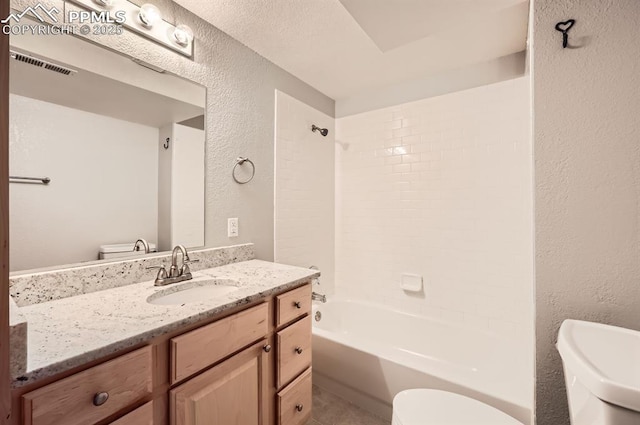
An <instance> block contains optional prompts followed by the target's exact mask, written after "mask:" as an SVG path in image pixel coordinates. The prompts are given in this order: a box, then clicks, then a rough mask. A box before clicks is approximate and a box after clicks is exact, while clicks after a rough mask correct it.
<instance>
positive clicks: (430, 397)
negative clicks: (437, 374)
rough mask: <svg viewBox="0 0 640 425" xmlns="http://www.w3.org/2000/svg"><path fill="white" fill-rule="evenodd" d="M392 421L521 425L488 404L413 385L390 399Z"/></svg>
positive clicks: (423, 424)
mask: <svg viewBox="0 0 640 425" xmlns="http://www.w3.org/2000/svg"><path fill="white" fill-rule="evenodd" d="M391 425H523V424H522V422H518V421H517V420H515V419H514V418H512V417H511V416H509V415H507V414H506V413H504V412H501V411H500V410H498V409H495V408H493V407H491V406H489V405H486V404H484V403H481V402H479V401H478V400H474V399H472V398H469V397H465V396H462V395H460V394H454V393H450V392H447V391H440V390H429V389H415V390H406V391H402V392H400V393H398V394H397V395H396V396H395V397H394V399H393V419H392V422H391Z"/></svg>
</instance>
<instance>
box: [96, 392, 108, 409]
mask: <svg viewBox="0 0 640 425" xmlns="http://www.w3.org/2000/svg"><path fill="white" fill-rule="evenodd" d="M107 400H109V393H105V392H101V393H97V394H96V395H94V396H93V405H94V406H102V405H103V404H105V403H106V402H107Z"/></svg>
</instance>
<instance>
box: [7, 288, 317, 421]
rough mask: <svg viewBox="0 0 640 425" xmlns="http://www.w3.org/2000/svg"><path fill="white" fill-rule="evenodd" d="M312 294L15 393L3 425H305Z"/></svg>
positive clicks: (238, 313)
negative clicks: (7, 424) (10, 413)
mask: <svg viewBox="0 0 640 425" xmlns="http://www.w3.org/2000/svg"><path fill="white" fill-rule="evenodd" d="M310 313H311V285H310V283H306V284H304V285H303V286H300V287H298V288H295V289H293V290H290V291H287V292H284V293H282V294H278V295H275V296H269V297H265V298H264V299H263V300H261V301H260V302H258V303H257V304H256V303H253V304H251V305H250V306H248V307H246V306H242V307H240V306H239V307H236V308H234V309H231V310H228V311H226V312H224V313H222V314H221V315H220V316H221V317H220V316H219V317H216V318H214V319H209V320H205V321H203V322H201V323H199V324H194V325H191V326H189V327H187V328H183V329H177V330H176V331H175V332H172V333H170V334H168V335H163V336H161V337H158V338H156V339H153V340H151V341H147V342H146V343H145V344H146V345H144V346H142V347H138V348H137V349H134V350H133V351H130V352H127V353H125V354H120V355H118V354H114V355H112V356H110V357H109V358H107V359H106V360H107V361H102V362H101V361H95V362H92V363H90V364H87V365H86V366H84V367H78V368H76V369H74V370H71V371H69V372H67V373H65V374H64V375H62V376H59V377H53V378H49V379H47V380H44V381H43V382H42V383H35V384H32V385H29V386H25V387H23V388H19V389H17V390H14V393H13V397H12V398H13V406H14V407H13V409H14V412H18V413H17V414H14V415H12V418H11V421H10V423H9V424H10V425H303V424H305V423H306V422H307V421H308V420H309V418H310V416H311V403H312V398H311V316H310Z"/></svg>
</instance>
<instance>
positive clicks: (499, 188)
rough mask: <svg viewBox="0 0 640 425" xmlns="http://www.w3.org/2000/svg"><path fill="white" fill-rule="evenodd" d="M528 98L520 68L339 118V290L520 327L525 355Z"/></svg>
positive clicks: (498, 327)
mask: <svg viewBox="0 0 640 425" xmlns="http://www.w3.org/2000/svg"><path fill="white" fill-rule="evenodd" d="M528 99H529V85H528V79H526V78H519V79H515V80H510V81H506V82H502V83H498V84H493V85H489V86H484V87H479V88H475V89H471V90H466V91H461V92H457V93H452V94H447V95H444V96H440V97H435V98H431V99H425V100H421V101H418V102H412V103H406V104H403V105H397V106H394V107H391V108H385V109H380V110H377V111H372V112H367V113H363V114H358V115H353V116H349V117H344V118H339V119H337V120H336V133H337V135H336V137H337V140H338V142H339V143H340V144H341V145H342V146H344V147H345V148H346V149H338V150H337V197H338V200H337V203H338V205H340V206H341V207H340V208H339V210H338V215H337V222H336V228H337V239H336V241H337V246H336V281H337V284H336V286H337V292H338V293H340V294H343V295H346V296H348V297H355V298H360V299H362V298H364V299H371V300H373V301H376V302H382V303H385V304H387V305H392V306H394V307H396V308H400V309H403V310H405V311H408V312H411V313H414V314H421V315H426V316H429V317H436V318H439V319H442V320H445V321H448V322H452V323H456V324H460V325H463V326H468V327H473V328H479V329H483V330H485V331H493V332H496V333H500V334H504V335H508V336H509V337H510V338H513V339H515V338H520V337H521V338H523V339H524V341H526V343H525V344H522V345H521V347H522V348H523V350H522V356H523V362H526V360H524V359H525V358H530V357H531V355H530V353H531V351H532V347H531V341H532V338H533V335H532V333H531V326H530V324H531V320H532V316H531V314H532V311H531V310H532V304H533V300H532V285H533V275H532V273H533V272H532V268H533V261H532V258H533V252H532V244H533V240H532V216H533V213H532V199H533V194H532V189H531V179H532V176H531V143H530V137H529V103H528ZM404 272H407V273H416V274H419V275H422V276H423V277H424V282H425V291H424V294H418V295H411V294H407V293H404V292H403V291H402V290H401V289H400V287H399V282H400V277H401V274H402V273H404ZM527 367H528V368H529V369H531V365H530V364H529V365H527Z"/></svg>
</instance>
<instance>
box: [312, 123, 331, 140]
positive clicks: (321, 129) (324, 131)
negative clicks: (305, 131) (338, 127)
mask: <svg viewBox="0 0 640 425" xmlns="http://www.w3.org/2000/svg"><path fill="white" fill-rule="evenodd" d="M311 131H313V132H314V133H315V132H316V131H319V132H320V134H322V135H323V136H324V137H327V134H329V130H327V129H326V128H320V127H318V126H317V125H315V124H314V125H312V126H311Z"/></svg>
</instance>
